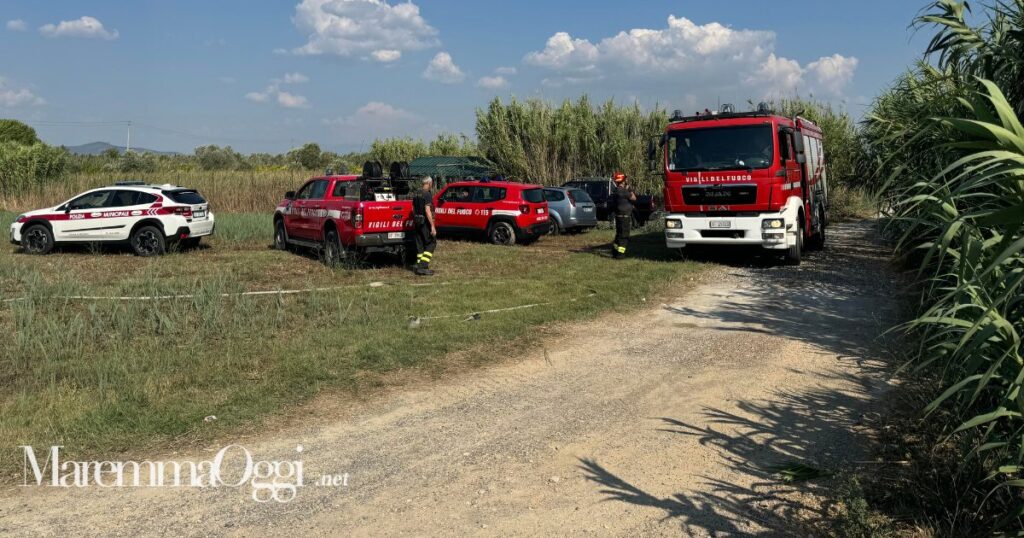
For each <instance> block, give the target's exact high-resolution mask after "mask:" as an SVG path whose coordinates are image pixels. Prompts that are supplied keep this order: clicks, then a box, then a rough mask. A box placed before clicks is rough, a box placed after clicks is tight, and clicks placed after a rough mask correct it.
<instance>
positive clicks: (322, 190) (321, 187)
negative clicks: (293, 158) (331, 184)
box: [309, 180, 327, 200]
mask: <svg viewBox="0 0 1024 538" xmlns="http://www.w3.org/2000/svg"><path fill="white" fill-rule="evenodd" d="M325 194H327V181H325V180H320V181H314V182H313V188H312V189H311V191H310V193H309V199H310V200H323V198H324V195H325Z"/></svg>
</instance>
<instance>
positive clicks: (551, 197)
mask: <svg viewBox="0 0 1024 538" xmlns="http://www.w3.org/2000/svg"><path fill="white" fill-rule="evenodd" d="M544 199H545V200H547V201H549V202H561V201H562V200H565V193H564V192H563V191H556V190H554V189H544Z"/></svg>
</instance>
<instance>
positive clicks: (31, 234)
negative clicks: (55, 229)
mask: <svg viewBox="0 0 1024 538" xmlns="http://www.w3.org/2000/svg"><path fill="white" fill-rule="evenodd" d="M21 248H22V249H24V250H25V252H27V253H29V254H38V255H43V254H49V253H50V251H51V250H53V233H52V232H50V229H49V228H47V227H46V226H43V225H42V224H33V225H32V226H29V227H28V228H27V229H26V230H25V231H24V232H23V233H22V234H21Z"/></svg>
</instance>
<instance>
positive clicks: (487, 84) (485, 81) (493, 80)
mask: <svg viewBox="0 0 1024 538" xmlns="http://www.w3.org/2000/svg"><path fill="white" fill-rule="evenodd" d="M476 85H477V86H479V87H481V88H487V89H488V90H500V89H501V88H504V87H506V86H508V80H506V79H505V77H503V76H500V75H497V76H493V77H482V78H481V79H480V80H478V81H477V82H476Z"/></svg>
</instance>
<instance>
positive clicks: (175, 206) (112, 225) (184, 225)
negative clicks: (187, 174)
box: [11, 182, 214, 256]
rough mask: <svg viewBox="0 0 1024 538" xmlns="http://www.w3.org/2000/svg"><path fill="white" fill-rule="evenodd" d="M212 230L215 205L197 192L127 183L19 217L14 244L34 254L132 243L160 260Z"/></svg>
mask: <svg viewBox="0 0 1024 538" xmlns="http://www.w3.org/2000/svg"><path fill="white" fill-rule="evenodd" d="M213 229H214V218H213V213H211V212H210V205H209V203H207V201H206V200H205V199H204V198H203V197H202V196H201V195H200V194H199V193H198V192H197V191H196V190H194V189H187V188H184V187H178V186H175V185H146V184H144V183H141V182H123V183H117V184H115V185H114V186H111V187H102V188H99V189H93V190H91V191H87V192H84V193H82V194H80V195H78V196H76V197H74V198H72V199H71V200H68V201H66V202H64V203H62V204H60V205H57V206H54V207H49V208H46V209H39V210H36V211H30V212H28V213H24V214H21V215H18V217H17V218H16V219H14V222H13V223H12V224H11V242H12V243H14V244H16V245H20V246H21V247H22V249H24V251H25V252H28V253H30V254H46V253H48V252H50V251H51V250H53V247H54V245H55V244H60V243H105V242H127V243H128V244H129V245H131V247H132V249H133V250H134V251H135V253H136V254H138V255H139V256H158V255H160V254H163V253H164V252H166V250H167V247H168V245H170V244H174V243H178V244H180V245H182V246H185V247H192V246H196V245H198V244H199V241H200V239H201V238H203V237H206V236H209V235H212V234H213Z"/></svg>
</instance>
